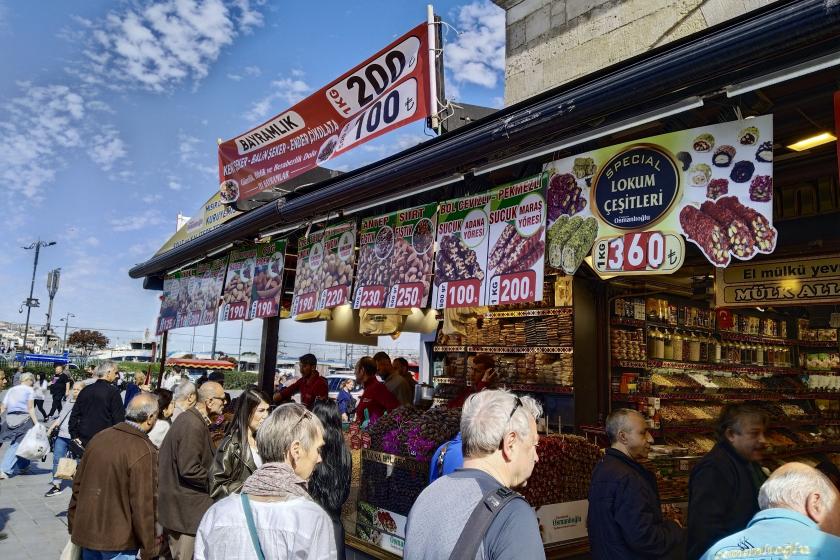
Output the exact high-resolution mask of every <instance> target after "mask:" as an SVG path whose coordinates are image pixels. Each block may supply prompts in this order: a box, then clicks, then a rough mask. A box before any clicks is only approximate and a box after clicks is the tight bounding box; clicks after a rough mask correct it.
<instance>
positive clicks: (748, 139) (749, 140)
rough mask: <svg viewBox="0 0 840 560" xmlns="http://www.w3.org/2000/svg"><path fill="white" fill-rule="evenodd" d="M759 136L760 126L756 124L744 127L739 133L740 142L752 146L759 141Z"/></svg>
mask: <svg viewBox="0 0 840 560" xmlns="http://www.w3.org/2000/svg"><path fill="white" fill-rule="evenodd" d="M758 137H759V132H758V128H756V127H754V126H748V127H746V128H745V129H743V130H742V131H741V133H740V134H739V135H738V142H740V143H741V145H743V146H752V145H753V144H755V143H756V142H758Z"/></svg>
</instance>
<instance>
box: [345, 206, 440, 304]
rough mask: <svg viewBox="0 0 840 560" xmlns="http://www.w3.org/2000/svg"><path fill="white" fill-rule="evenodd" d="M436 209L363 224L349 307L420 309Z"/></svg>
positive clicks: (421, 208)
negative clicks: (351, 302)
mask: <svg viewBox="0 0 840 560" xmlns="http://www.w3.org/2000/svg"><path fill="white" fill-rule="evenodd" d="M436 223H437V204H428V205H425V206H418V207H415V208H408V209H406V210H400V211H398V212H393V213H391V214H385V215H382V216H375V217H372V218H366V219H364V220H362V226H361V229H360V232H359V264H358V267H357V269H356V292H355V295H354V297H353V307H354V308H355V309H361V308H371V307H372V308H390V309H407V308H412V307H425V306H426V304H427V303H428V301H429V287H430V284H431V277H432V257H433V254H434V240H435V224H436Z"/></svg>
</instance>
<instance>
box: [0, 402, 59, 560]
mask: <svg viewBox="0 0 840 560" xmlns="http://www.w3.org/2000/svg"><path fill="white" fill-rule="evenodd" d="M0 398H2V393H0ZM50 405H51V402H50V397H49V395H48V396H47V399H46V400H45V401H44V407H45V408H46V409H47V410H49V406H50ZM39 417H40V414H39ZM5 452H6V446H5V445H3V446H2V447H0V453H5ZM51 469H52V455H49V456H47V460H46V461H44V462H43V463H32V465H31V466H30V467H29V472H28V473H26V474H22V475H19V476H15V477H13V478H9V479H6V480H0V532H3V533H6V535H8V536H7V538H6V539H5V540H2V541H0V558H2V559H3V560H35V559H38V560H52V559H57V558H58V557H59V556H60V555H61V551H62V549H63V548H64V545H65V544H66V543H67V539H68V534H67V504H69V503H70V488H69V487H68V488H67V489H66V490H65V491H64V492H63V493H62V494H61V495H60V496H56V497H54V498H45V497H44V492H46V491H47V490H48V489H49V483H50V480H51V476H52V473H51Z"/></svg>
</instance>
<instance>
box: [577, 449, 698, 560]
mask: <svg viewBox="0 0 840 560" xmlns="http://www.w3.org/2000/svg"><path fill="white" fill-rule="evenodd" d="M586 523H587V526H588V529H589V544H590V548H591V550H592V557H593V558H594V559H595V560H619V559H620V560H636V559H638V560H651V559H654V558H680V557H681V556H682V554H683V552H684V548H683V547H684V542H685V541H684V535H685V532H684V531H683V530H682V529H681V528H680V527H679V526H678V525H677V524H676V523H674V522H673V521H670V520H666V519H664V518H663V517H662V509H661V506H660V504H659V490H658V489H657V487H656V478H655V477H654V476H653V473H651V472H650V471H648V470H647V469H645V468H644V467H643V466H642V465H640V464H639V463H637V462H636V461H634V460H633V459H631V458H630V457H628V456H627V455H625V454H624V453H622V452H621V451H618V450H615V449H607V452H606V454H605V455H604V457H603V458H602V459H601V460H600V461H599V462H598V464H597V465H595V470H593V471H592V483H591V484H590V486H589V514H588V516H587V522H586Z"/></svg>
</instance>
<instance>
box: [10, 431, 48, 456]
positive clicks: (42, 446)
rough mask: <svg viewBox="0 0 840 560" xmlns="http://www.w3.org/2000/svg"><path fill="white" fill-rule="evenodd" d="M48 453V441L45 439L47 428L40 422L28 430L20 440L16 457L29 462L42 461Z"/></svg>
mask: <svg viewBox="0 0 840 560" xmlns="http://www.w3.org/2000/svg"><path fill="white" fill-rule="evenodd" d="M49 452H50V440H49V438H48V437H47V428H46V427H45V426H44V424H43V423H42V422H39V423H38V424H36V425H34V426H32V427H31V428H29V431H28V432H26V435H24V436H23V439H22V440H20V445H19V446H18V448H17V452H16V455H17V456H18V457H23V458H24V459H29V460H30V461H36V460H38V461H43V460H44V457H46V456H47V453H49Z"/></svg>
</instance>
